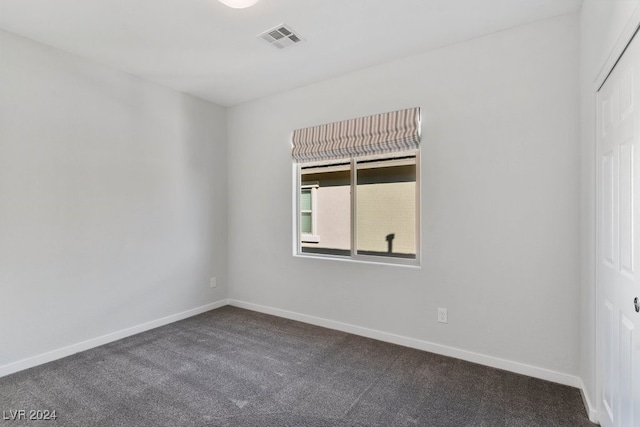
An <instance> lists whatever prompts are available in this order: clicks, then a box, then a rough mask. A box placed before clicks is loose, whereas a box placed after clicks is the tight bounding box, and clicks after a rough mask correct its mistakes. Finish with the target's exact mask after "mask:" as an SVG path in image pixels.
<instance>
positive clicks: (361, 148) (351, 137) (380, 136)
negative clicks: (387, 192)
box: [292, 108, 420, 162]
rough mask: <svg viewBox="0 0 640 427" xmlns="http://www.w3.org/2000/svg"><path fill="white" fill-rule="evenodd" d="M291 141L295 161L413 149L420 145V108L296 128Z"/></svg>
mask: <svg viewBox="0 0 640 427" xmlns="http://www.w3.org/2000/svg"><path fill="white" fill-rule="evenodd" d="M292 141H293V151H292V156H293V159H294V160H295V161H297V162H312V161H319V160H331V159H340V158H345V157H360V156H368V155H375V154H385V153H393V152H398V151H407V150H411V149H415V148H418V145H419V144H420V108H410V109H407V110H401V111H394V112H392V113H384V114H377V115H375V116H367V117H360V118H357V119H351V120H344V121H342V122H336V123H329V124H326V125H320V126H314V127H310V128H305V129H298V130H295V131H293V136H292Z"/></svg>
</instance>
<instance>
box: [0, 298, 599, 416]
mask: <svg viewBox="0 0 640 427" xmlns="http://www.w3.org/2000/svg"><path fill="white" fill-rule="evenodd" d="M225 305H231V306H234V307H239V308H244V309H247V310H252V311H257V312H260V313H265V314H271V315H274V316H278V317H283V318H285V319H291V320H297V321H299V322H304V323H309V324H312V325H316V326H321V327H324V328H329V329H334V330H338V331H342V332H347V333H350V334H354V335H360V336H363V337H367V338H373V339H376V340H380V341H384V342H389V343H392V344H398V345H402V346H405V347H411V348H415V349H418V350H424V351H429V352H431V353H436V354H440V355H443V356H449V357H453V358H456V359H461V360H466V361H469V362H473V363H478V364H481V365H485V366H490V367H493V368H498V369H503V370H506V371H510V372H514V373H517V374H522V375H527V376H530V377H533V378H539V379H542V380H547V381H552V382H555V383H559V384H563V385H568V386H571V387H576V388H578V389H580V392H581V395H582V399H583V402H584V405H585V408H586V410H587V413H588V416H589V420H590V421H591V422H594V423H597V411H596V409H595V407H594V406H593V405H592V403H591V400H590V399H589V395H588V393H587V390H586V388H585V386H584V383H583V382H582V379H581V378H579V377H577V376H573V375H568V374H563V373H561V372H556V371H552V370H549V369H545V368H540V367H536V366H531V365H527V364H524V363H520V362H514V361H510V360H506V359H501V358H497V357H493V356H487V355H483V354H480V353H475V352H472V351H467V350H462V349H459V348H454V347H449V346H445V345H441V344H435V343H432V342H429V341H423V340H418V339H415V338H409V337H404V336H401V335H396V334H391V333H388V332H382V331H378V330H375V329H369V328H364V327H361V326H356V325H351V324H348V323H342V322H337V321H334V320H329V319H324V318H321V317H315V316H309V315H306V314H302V313H296V312H293V311H287V310H282V309H279V308H274V307H267V306H263V305H259V304H253V303H249V302H245V301H239V300H234V299H224V300H220V301H216V302H213V303H211V304H206V305H203V306H201V307H196V308H194V309H191V310H187V311H183V312H181V313H177V314H173V315H170V316H166V317H163V318H160V319H156V320H152V321H150V322H146V323H142V324H140V325H136V326H132V327H130V328H126V329H123V330H120V331H117V332H113V333H110V334H107V335H103V336H100V337H97V338H92V339H89V340H86V341H82V342H79V343H76V344H72V345H70V346H66V347H62V348H59V349H56V350H52V351H49V352H47V353H43V354H39V355H37V356H33V357H29V358H27V359H23V360H19V361H17V362H12V363H9V364H6V365H2V366H0V378H1V377H3V376H6V375H9V374H12V373H14V372H18V371H22V370H24V369H28V368H32V367H34V366H38V365H41V364H43V363H47V362H52V361H54V360H57V359H61V358H63V357H66V356H70V355H72V354H75V353H78V352H81V351H85V350H89V349H91V348H94V347H98V346H101V345H104V344H108V343H110V342H113V341H117V340H119V339H122V338H126V337H129V336H131V335H135V334H138V333H141V332H144V331H148V330H150V329H154V328H157V327H160V326H164V325H167V324H169V323H173V322H176V321H178V320H182V319H186V318H188V317H192V316H196V315H198V314H201V313H204V312H207V311H210V310H214V309H216V308H220V307H224V306H225Z"/></svg>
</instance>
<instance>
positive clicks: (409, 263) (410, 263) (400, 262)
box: [293, 253, 422, 269]
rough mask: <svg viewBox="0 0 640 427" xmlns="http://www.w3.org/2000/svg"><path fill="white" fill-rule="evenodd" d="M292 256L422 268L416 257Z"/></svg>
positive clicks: (302, 254)
mask: <svg viewBox="0 0 640 427" xmlns="http://www.w3.org/2000/svg"><path fill="white" fill-rule="evenodd" d="M293 256H294V257H295V258H309V259H322V260H332V261H342V262H349V263H356V264H371V265H385V266H391V267H409V268H416V269H420V268H422V267H421V266H420V261H419V260H417V259H406V258H405V259H403V258H385V259H383V260H381V259H376V258H378V257H375V258H372V257H367V256H361V255H360V256H355V257H344V256H336V255H322V254H312V253H294V254H293Z"/></svg>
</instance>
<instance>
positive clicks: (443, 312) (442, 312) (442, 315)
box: [438, 308, 448, 323]
mask: <svg viewBox="0 0 640 427" xmlns="http://www.w3.org/2000/svg"><path fill="white" fill-rule="evenodd" d="M438 322H440V323H447V322H448V321H447V309H446V308H439V309H438Z"/></svg>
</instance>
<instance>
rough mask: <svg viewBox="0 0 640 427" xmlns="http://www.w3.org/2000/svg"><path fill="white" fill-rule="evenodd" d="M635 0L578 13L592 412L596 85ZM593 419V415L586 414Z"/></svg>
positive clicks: (586, 372)
mask: <svg viewBox="0 0 640 427" xmlns="http://www.w3.org/2000/svg"><path fill="white" fill-rule="evenodd" d="M639 4H640V2H639V1H638V0H629V1H622V0H613V1H601V0H585V1H584V2H583V4H582V9H581V11H580V100H581V101H580V107H581V108H580V111H581V117H580V130H581V133H580V158H581V162H580V168H581V173H580V178H581V179H580V181H581V191H580V194H581V201H580V212H581V221H580V223H581V250H582V252H581V276H580V283H581V291H582V293H581V308H582V311H581V321H580V326H581V327H580V337H581V348H580V356H581V357H580V377H581V378H582V380H583V382H584V390H585V392H586V395H587V398H588V400H589V403H590V404H591V406H592V409H593V410H595V409H596V408H595V405H596V403H597V393H596V390H595V387H596V385H595V381H596V378H595V375H596V366H595V363H596V360H595V352H596V348H595V346H596V342H595V338H596V337H595V327H596V323H595V322H596V320H595V319H596V311H595V310H596V302H595V295H596V289H595V233H594V231H595V179H596V178H595V176H596V175H595V174H596V172H595V128H596V125H595V117H596V102H595V94H596V90H597V88H596V87H595V86H596V83H595V82H596V79H597V78H598V76H599V75H600V74H602V71H603V67H604V66H605V63H606V62H607V59H608V57H609V56H610V55H619V54H620V52H614V46H615V45H616V42H617V41H618V40H619V38H620V37H621V35H622V33H623V30H624V29H625V26H626V25H627V24H628V23H629V20H630V18H631V17H632V15H633V13H634V10H636V9H637V8H638V5H639ZM592 415H593V414H592Z"/></svg>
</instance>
